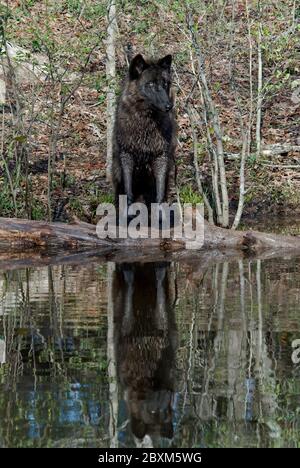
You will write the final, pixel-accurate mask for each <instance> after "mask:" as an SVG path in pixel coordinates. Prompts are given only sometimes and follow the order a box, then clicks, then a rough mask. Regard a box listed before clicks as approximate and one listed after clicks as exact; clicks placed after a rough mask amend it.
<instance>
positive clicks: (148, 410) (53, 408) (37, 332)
mask: <svg viewBox="0 0 300 468" xmlns="http://www.w3.org/2000/svg"><path fill="white" fill-rule="evenodd" d="M296 340H300V256H299V257H288V256H286V257H283V258H280V256H279V254H278V255H275V257H274V258H272V257H271V258H267V259H264V260H262V259H261V260H260V259H255V258H252V259H243V260H241V259H230V260H228V261H218V263H216V264H214V263H213V262H211V263H210V264H209V265H205V266H204V265H203V264H201V262H200V263H199V261H196V260H193V261H190V262H188V263H176V262H160V263H144V264H138V263H131V264H116V263H97V262H96V261H95V262H91V263H88V264H85V265H81V266H72V265H56V266H46V267H41V268H23V269H19V270H18V269H13V270H6V271H2V272H0V362H1V365H0V446H1V447H99V448H101V447H103V448H107V447H120V448H124V447H158V448H159V447H176V448H179V447H299V446H300V413H299V411H300V363H298V362H297V361H298V356H299V357H300V353H299V354H297V352H296V351H297V347H296V345H297V341H296ZM299 343H300V342H299ZM299 347H300V344H298V348H299Z"/></svg>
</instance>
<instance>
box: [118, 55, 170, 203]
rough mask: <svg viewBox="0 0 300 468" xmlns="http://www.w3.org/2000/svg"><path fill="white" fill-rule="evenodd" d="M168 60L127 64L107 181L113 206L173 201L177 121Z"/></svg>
mask: <svg viewBox="0 0 300 468" xmlns="http://www.w3.org/2000/svg"><path fill="white" fill-rule="evenodd" d="M171 61H172V57H171V56H170V55H167V56H166V57H164V58H162V59H160V60H158V61H145V60H144V58H143V57H142V56H141V55H137V56H136V57H135V58H134V59H133V60H132V61H131V64H130V67H129V73H128V77H127V79H126V81H125V84H124V87H123V90H122V93H121V96H120V99H119V102H118V106H117V111H116V118H115V128H114V153H113V173H112V181H113V187H114V193H115V198H116V204H117V206H118V196H119V195H127V197H128V203H129V204H131V203H133V202H135V201H138V200H139V201H140V200H141V199H143V201H145V202H146V203H147V205H149V204H150V203H154V202H157V203H162V202H165V201H168V202H169V203H170V202H172V201H175V197H176V195H175V194H176V189H175V160H174V155H175V147H176V122H175V114H174V109H173V106H174V99H173V96H172V90H171V69H170V67H171Z"/></svg>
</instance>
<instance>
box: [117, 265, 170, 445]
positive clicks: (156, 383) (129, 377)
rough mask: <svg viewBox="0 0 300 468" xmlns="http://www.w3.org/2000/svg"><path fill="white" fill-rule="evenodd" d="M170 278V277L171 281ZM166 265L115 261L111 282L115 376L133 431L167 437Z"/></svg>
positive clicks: (168, 386)
mask: <svg viewBox="0 0 300 468" xmlns="http://www.w3.org/2000/svg"><path fill="white" fill-rule="evenodd" d="M173 282H174V279H173ZM173 282H172V280H171V271H170V267H169V265H168V264H162V263H148V264H138V263H136V264H135V263H132V264H128V265H126V264H123V265H122V264H119V265H117V266H116V270H115V274H114V281H113V293H114V294H113V296H114V304H113V305H114V307H113V309H114V322H115V349H116V360H117V371H118V377H119V379H120V381H121V384H122V386H123V388H124V390H125V399H126V403H127V408H128V412H129V418H130V422H131V430H132V432H133V434H134V435H135V436H136V437H138V438H139V439H142V438H143V437H144V436H145V435H146V434H149V435H150V434H152V435H154V434H155V435H161V436H164V437H169V438H171V437H172V436H173V426H172V400H173V392H174V384H173V374H174V362H175V350H176V345H177V331H176V324H175V316H174V308H173V306H174V293H173V291H172V284H173Z"/></svg>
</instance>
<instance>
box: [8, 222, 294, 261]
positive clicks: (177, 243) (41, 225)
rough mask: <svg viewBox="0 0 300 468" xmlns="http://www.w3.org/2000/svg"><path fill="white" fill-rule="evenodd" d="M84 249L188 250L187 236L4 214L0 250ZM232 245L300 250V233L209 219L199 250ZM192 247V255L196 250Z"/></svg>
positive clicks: (250, 249)
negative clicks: (127, 232) (106, 233)
mask: <svg viewBox="0 0 300 468" xmlns="http://www.w3.org/2000/svg"><path fill="white" fill-rule="evenodd" d="M37 248H42V249H44V250H49V249H50V250H51V249H52V250H53V249H54V250H56V251H58V250H69V251H80V250H81V251H82V250H85V249H97V252H98V254H100V253H101V254H103V255H109V254H110V253H112V252H116V251H124V249H126V251H132V254H133V256H134V254H136V253H138V254H139V255H140V254H141V253H144V254H145V255H151V254H153V253H155V252H156V253H157V252H159V251H161V252H180V251H185V250H186V239H184V238H176V237H172V238H169V239H160V238H156V239H151V238H146V239H131V238H127V239H99V238H98V236H97V233H96V226H94V225H91V224H88V223H82V222H76V223H73V224H64V223H47V222H44V221H29V220H24V219H16V218H0V253H1V252H5V251H7V250H8V249H9V251H10V252H20V251H22V252H24V251H28V250H32V249H37ZM208 249H218V250H224V249H231V250H240V251H244V252H248V253H250V254H251V253H258V252H262V251H264V250H268V249H271V250H278V249H279V250H281V251H300V236H282V235H278V234H269V233H263V232H258V231H252V230H251V231H232V230H228V229H223V228H220V227H216V226H212V225H211V224H209V223H208V222H206V221H205V225H204V243H203V245H202V246H201V247H200V248H199V249H198V250H201V251H202V250H208ZM194 252H195V251H194V250H190V255H191V256H192V255H193V254H194Z"/></svg>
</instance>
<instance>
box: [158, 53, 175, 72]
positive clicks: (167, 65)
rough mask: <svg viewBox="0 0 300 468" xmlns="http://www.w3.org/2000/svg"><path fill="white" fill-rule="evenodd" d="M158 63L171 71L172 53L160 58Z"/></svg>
mask: <svg viewBox="0 0 300 468" xmlns="http://www.w3.org/2000/svg"><path fill="white" fill-rule="evenodd" d="M158 65H159V66H160V67H161V68H165V69H167V70H169V71H170V69H171V65H172V55H170V54H169V55H166V56H165V57H163V58H162V59H160V60H159V61H158Z"/></svg>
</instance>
